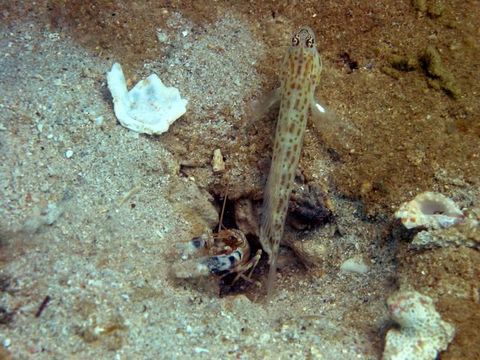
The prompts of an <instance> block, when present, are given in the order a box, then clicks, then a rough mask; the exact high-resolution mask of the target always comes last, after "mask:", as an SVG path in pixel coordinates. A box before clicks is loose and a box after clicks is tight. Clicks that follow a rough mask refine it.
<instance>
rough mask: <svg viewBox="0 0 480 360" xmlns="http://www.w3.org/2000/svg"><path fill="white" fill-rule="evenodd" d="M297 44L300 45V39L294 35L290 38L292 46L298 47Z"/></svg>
mask: <svg viewBox="0 0 480 360" xmlns="http://www.w3.org/2000/svg"><path fill="white" fill-rule="evenodd" d="M298 44H300V39H299V37H298V35H294V36H293V37H292V46H298Z"/></svg>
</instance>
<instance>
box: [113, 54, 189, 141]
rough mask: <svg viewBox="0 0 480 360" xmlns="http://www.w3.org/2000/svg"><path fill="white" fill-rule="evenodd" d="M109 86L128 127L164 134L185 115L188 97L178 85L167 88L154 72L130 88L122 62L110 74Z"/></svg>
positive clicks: (122, 120)
mask: <svg viewBox="0 0 480 360" xmlns="http://www.w3.org/2000/svg"><path fill="white" fill-rule="evenodd" d="M107 83H108V89H109V90H110V92H111V93H112V97H113V108H114V110H115V116H116V117H117V119H118V121H120V124H122V125H123V126H125V127H126V128H128V129H130V130H133V131H136V132H139V133H146V134H161V133H164V132H165V131H167V130H168V128H169V126H170V125H171V124H172V123H173V122H174V121H175V120H177V119H178V118H179V117H180V116H182V115H183V114H185V111H186V106H187V102H188V101H187V100H185V99H182V98H181V97H180V92H179V91H178V89H176V88H174V87H166V86H165V85H164V84H163V83H162V80H160V78H159V77H158V76H157V75H156V74H152V75H150V76H149V77H148V78H146V79H145V80H142V81H140V82H139V83H138V84H137V85H135V87H134V88H133V89H132V90H130V91H128V89H127V83H126V81H125V76H124V75H123V71H122V67H121V66H120V64H118V63H115V64H113V66H112V69H111V70H110V71H109V72H108V73H107Z"/></svg>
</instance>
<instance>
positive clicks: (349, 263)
mask: <svg viewBox="0 0 480 360" xmlns="http://www.w3.org/2000/svg"><path fill="white" fill-rule="evenodd" d="M340 270H341V271H342V272H356V273H359V274H365V273H366V272H367V271H368V266H367V265H366V264H365V263H364V262H363V260H362V259H357V258H350V259H348V260H346V261H345V262H344V263H343V264H342V265H341V266H340Z"/></svg>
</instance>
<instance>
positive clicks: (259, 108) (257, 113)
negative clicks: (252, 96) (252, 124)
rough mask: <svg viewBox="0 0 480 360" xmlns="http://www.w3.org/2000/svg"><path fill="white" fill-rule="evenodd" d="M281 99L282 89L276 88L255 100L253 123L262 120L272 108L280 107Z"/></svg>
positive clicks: (252, 110) (252, 108)
mask: <svg viewBox="0 0 480 360" xmlns="http://www.w3.org/2000/svg"><path fill="white" fill-rule="evenodd" d="M280 97H281V91H280V88H276V89H274V90H272V91H269V92H268V93H266V94H264V95H262V96H260V98H259V99H257V100H255V101H254V102H253V104H252V107H251V114H252V117H253V121H257V120H260V119H261V118H262V117H264V116H265V115H266V114H267V113H268V112H269V111H270V109H271V108H273V107H274V106H276V105H278V104H279V103H280Z"/></svg>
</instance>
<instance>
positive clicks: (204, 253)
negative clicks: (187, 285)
mask: <svg viewBox="0 0 480 360" xmlns="http://www.w3.org/2000/svg"><path fill="white" fill-rule="evenodd" d="M226 200H227V196H225V198H224V202H223V207H222V213H221V216H220V221H219V226H218V231H217V232H216V233H214V234H212V233H211V232H210V233H204V234H202V235H200V236H199V237H194V238H193V239H192V240H190V241H189V242H186V243H180V244H177V248H178V249H179V250H180V254H181V259H182V261H180V262H177V263H175V264H174V265H173V268H172V269H173V273H174V274H175V276H176V277H177V278H183V279H185V278H195V277H200V276H208V275H219V276H221V277H224V276H226V275H228V274H231V273H236V274H237V276H236V277H235V278H234V280H233V283H235V282H236V281H237V280H238V279H239V278H242V279H244V280H247V281H251V280H250V276H251V274H252V272H253V270H254V269H255V266H256V265H257V264H258V262H259V261H260V258H261V255H262V250H260V249H259V250H257V252H256V254H255V255H254V256H251V255H252V254H251V251H250V244H249V243H248V240H247V238H246V237H245V234H244V233H243V232H242V231H240V230H238V229H225V228H223V229H222V219H223V214H224V211H225V204H226ZM248 270H250V271H249V273H248V275H247V276H245V275H244V274H245V273H246V272H247V271H248Z"/></svg>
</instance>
